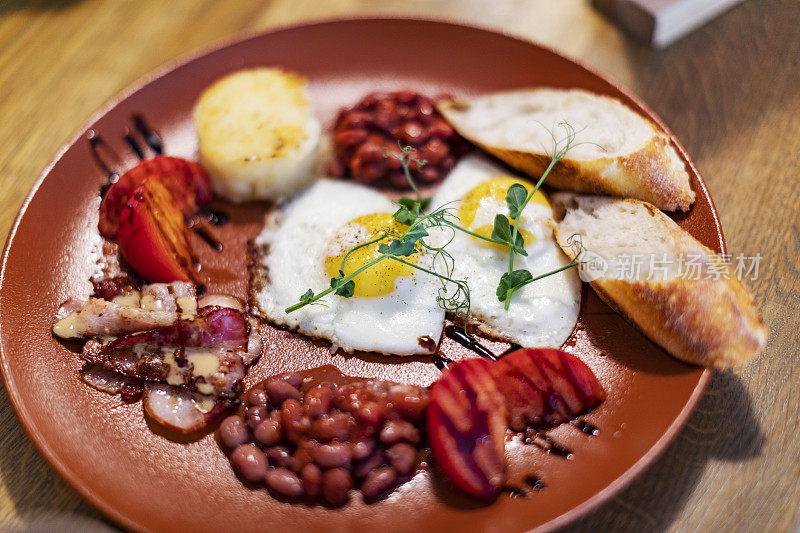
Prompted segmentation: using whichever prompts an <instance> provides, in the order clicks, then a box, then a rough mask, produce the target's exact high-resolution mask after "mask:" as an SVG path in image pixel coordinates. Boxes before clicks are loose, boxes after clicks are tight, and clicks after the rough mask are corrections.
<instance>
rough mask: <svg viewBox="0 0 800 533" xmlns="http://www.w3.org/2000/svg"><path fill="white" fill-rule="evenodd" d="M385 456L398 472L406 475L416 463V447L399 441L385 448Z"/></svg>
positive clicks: (412, 469)
mask: <svg viewBox="0 0 800 533" xmlns="http://www.w3.org/2000/svg"><path fill="white" fill-rule="evenodd" d="M386 458H387V459H388V460H389V465H390V466H391V467H392V468H394V469H395V470H396V471H397V473H398V474H400V475H401V476H407V475H409V474H411V472H413V471H414V467H415V466H416V464H417V449H416V448H415V447H414V446H412V445H411V444H409V443H407V442H399V443H397V444H395V445H394V446H392V447H391V448H389V449H388V450H386Z"/></svg>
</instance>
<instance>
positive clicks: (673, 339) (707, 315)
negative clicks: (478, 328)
mask: <svg viewBox="0 0 800 533" xmlns="http://www.w3.org/2000/svg"><path fill="white" fill-rule="evenodd" d="M560 196H561V198H562V201H561V202H560V203H561V206H562V208H564V209H565V210H566V213H565V214H568V212H569V211H570V210H573V209H579V207H577V205H578V204H577V202H574V201H569V197H573V198H574V195H567V194H563V195H560ZM563 200H566V201H563ZM614 201H616V202H630V203H638V204H643V205H644V207H646V208H647V209H648V210H649V211H650V213H651V215H652V216H654V217H656V218H657V219H658V220H659V221H660V222H661V227H662V228H663V231H664V232H665V233H669V234H670V235H671V236H673V237H674V242H675V243H676V246H677V247H678V248H679V249H678V250H676V252H677V253H684V254H694V253H701V254H704V255H705V256H707V258H708V260H709V261H710V262H715V263H716V265H715V266H716V269H717V270H718V271H720V270H721V275H720V276H719V279H707V278H702V279H688V278H687V277H674V278H671V279H667V280H651V281H641V280H620V279H613V278H608V277H603V278H598V279H595V280H593V281H591V285H592V288H594V290H595V291H596V292H597V294H598V296H600V298H601V299H602V300H603V301H604V302H606V303H607V304H608V305H609V306H611V307H612V308H613V309H614V310H615V311H617V312H618V313H619V314H620V315H622V317H623V318H625V319H626V320H627V321H628V322H630V323H631V324H633V325H634V326H635V327H637V328H638V329H639V330H641V331H642V332H643V333H644V334H645V335H646V336H647V337H648V338H650V339H651V340H652V341H653V342H655V343H657V344H658V345H660V346H661V347H662V348H664V349H665V350H666V351H667V352H668V353H669V354H671V355H672V356H674V357H676V358H678V359H681V360H683V361H686V362H689V363H694V364H697V365H702V366H709V367H720V368H724V367H730V366H733V365H738V364H742V363H744V362H746V361H748V360H750V359H752V358H753V357H755V356H756V355H758V354H759V353H761V351H763V349H764V346H765V345H766V340H767V328H766V327H765V326H764V322H763V321H762V319H761V317H760V315H759V313H758V310H757V308H756V305H755V301H754V299H753V296H752V294H751V293H750V292H749V291H748V290H747V288H745V286H744V285H743V284H742V282H741V281H740V280H739V279H737V278H736V276H735V275H734V274H733V272H731V271H730V269H729V268H728V266H727V265H726V264H725V263H724V262H722V260H721V259H720V258H719V256H717V254H715V253H714V252H713V251H712V250H711V249H709V248H708V247H706V246H704V245H703V244H702V243H700V242H698V241H697V240H696V239H695V238H694V237H692V236H691V235H689V234H688V233H687V232H686V231H684V230H683V229H682V228H680V226H678V225H677V224H676V223H675V222H674V221H673V220H672V219H670V218H669V217H667V216H666V215H664V214H663V213H661V212H660V211H658V210H657V209H655V208H654V207H653V206H652V205H649V204H646V203H644V202H640V201H637V200H614ZM564 209H562V210H561V212H562V213H563V212H564ZM597 223H601V221H599V220H598V221H597ZM561 224H562V222H559V224H558V225H557V227H556V231H555V235H556V240H557V242H558V243H559V245H560V246H561V247H562V249H563V250H564V252H565V253H566V254H567V255H568V256H570V257H571V258H573V259H574V256H575V253H574V250H573V249H572V248H571V247H570V246H569V245H568V243H567V239H568V238H569V236H570V235H571V234H572V233H571V231H563V230H564V229H566V228H563V227H562V226H561ZM560 229H561V230H562V231H559V230H560ZM567 233H570V235H567Z"/></svg>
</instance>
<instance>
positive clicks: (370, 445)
mask: <svg viewBox="0 0 800 533" xmlns="http://www.w3.org/2000/svg"><path fill="white" fill-rule="evenodd" d="M374 449H375V441H373V440H371V439H365V440H360V441H357V442H354V443H353V445H352V454H353V459H355V460H357V461H360V460H362V459H366V458H367V457H369V455H370V454H371V453H372V450H374Z"/></svg>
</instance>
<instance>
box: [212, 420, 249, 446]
mask: <svg viewBox="0 0 800 533" xmlns="http://www.w3.org/2000/svg"><path fill="white" fill-rule="evenodd" d="M249 438H250V435H249V433H248V432H247V425H246V424H245V423H244V418H242V417H241V416H239V415H231V416H229V417H227V418H226V419H225V420H223V421H222V422H221V423H220V425H219V440H220V441H222V444H224V445H225V446H226V447H228V448H229V449H233V448H236V447H237V446H241V445H242V444H244V443H245V442H247V440H248V439H249Z"/></svg>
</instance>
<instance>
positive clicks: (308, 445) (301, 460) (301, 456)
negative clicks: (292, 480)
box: [294, 440, 319, 471]
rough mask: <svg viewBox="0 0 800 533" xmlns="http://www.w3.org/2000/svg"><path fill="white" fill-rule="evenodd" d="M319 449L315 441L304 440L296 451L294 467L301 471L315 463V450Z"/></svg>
mask: <svg viewBox="0 0 800 533" xmlns="http://www.w3.org/2000/svg"><path fill="white" fill-rule="evenodd" d="M318 447H319V444H317V443H316V442H314V441H310V440H302V441H300V444H298V445H297V449H296V450H295V451H294V466H295V468H296V469H297V470H298V471H299V470H302V468H303V467H304V466H306V465H307V464H309V463H312V462H314V458H313V454H314V450H315V449H316V448H318Z"/></svg>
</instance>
